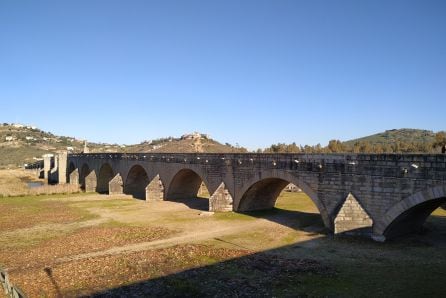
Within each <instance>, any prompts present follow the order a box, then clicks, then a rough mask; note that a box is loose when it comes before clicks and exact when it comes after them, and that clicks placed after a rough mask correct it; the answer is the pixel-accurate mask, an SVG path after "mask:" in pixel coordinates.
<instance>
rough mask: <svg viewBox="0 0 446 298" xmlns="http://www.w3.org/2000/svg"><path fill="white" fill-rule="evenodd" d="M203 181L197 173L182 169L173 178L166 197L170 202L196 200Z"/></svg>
mask: <svg viewBox="0 0 446 298" xmlns="http://www.w3.org/2000/svg"><path fill="white" fill-rule="evenodd" d="M202 181H203V180H202V179H201V177H200V176H199V175H198V174H197V173H196V172H194V171H192V170H190V169H182V170H180V171H179V172H178V173H177V174H176V175H175V176H174V177H173V179H172V181H171V183H170V185H169V189H168V191H167V195H166V197H167V199H169V200H177V199H190V198H196V197H198V191H199V190H200V186H201V184H202Z"/></svg>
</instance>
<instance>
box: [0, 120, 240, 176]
mask: <svg viewBox="0 0 446 298" xmlns="http://www.w3.org/2000/svg"><path fill="white" fill-rule="evenodd" d="M84 142H85V141H83V140H79V139H76V138H72V137H66V136H56V135H54V134H52V133H50V132H45V131H42V130H40V129H39V128H37V127H33V126H27V125H21V124H8V123H3V124H0V168H6V167H17V166H21V165H23V164H25V163H32V162H35V161H36V160H38V159H40V158H41V157H42V155H43V154H47V153H56V152H57V151H61V150H69V151H70V152H75V153H78V152H82V151H83V150H84ZM88 150H89V152H91V153H101V152H134V153H138V152H165V153H168V152H170V153H193V152H207V153H231V152H244V151H246V149H243V148H236V147H233V146H231V145H229V144H225V145H223V144H220V143H219V142H217V141H214V140H212V139H211V138H210V137H209V136H207V135H203V134H199V133H193V134H187V135H184V136H182V137H181V138H173V137H169V138H162V139H157V140H152V141H145V142H142V143H140V144H136V145H127V146H124V145H118V144H106V143H88Z"/></svg>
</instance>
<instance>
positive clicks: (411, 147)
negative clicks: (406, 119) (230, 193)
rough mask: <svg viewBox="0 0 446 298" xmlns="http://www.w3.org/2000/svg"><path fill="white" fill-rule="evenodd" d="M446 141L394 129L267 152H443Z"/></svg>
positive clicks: (434, 135)
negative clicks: (357, 137) (442, 148)
mask: <svg viewBox="0 0 446 298" xmlns="http://www.w3.org/2000/svg"><path fill="white" fill-rule="evenodd" d="M444 145H446V133H445V132H444V131H440V132H437V133H434V132H433V131H429V130H420V129H392V130H386V131H385V132H382V133H378V134H374V135H371V136H367V137H363V138H359V139H354V140H349V141H346V142H342V141H340V140H330V141H329V143H328V145H327V146H325V147H323V146H321V145H320V144H317V145H315V146H309V145H304V146H302V145H297V144H296V143H292V144H284V143H278V144H274V145H271V147H269V148H266V149H265V150H257V152H264V153H292V152H293V153H300V152H302V153H440V152H441V147H442V146H444Z"/></svg>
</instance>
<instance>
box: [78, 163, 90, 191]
mask: <svg viewBox="0 0 446 298" xmlns="http://www.w3.org/2000/svg"><path fill="white" fill-rule="evenodd" d="M90 173H91V170H90V167H89V166H88V165H87V164H83V165H82V168H81V173H80V175H79V184H80V187H81V189H82V190H84V191H85V178H86V177H87V176H88V175H89V174H90Z"/></svg>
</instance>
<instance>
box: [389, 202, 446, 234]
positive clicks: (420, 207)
mask: <svg viewBox="0 0 446 298" xmlns="http://www.w3.org/2000/svg"><path fill="white" fill-rule="evenodd" d="M445 203H446V197H441V198H438V199H433V200H428V201H425V202H422V203H420V204H417V205H415V206H413V207H411V208H409V209H408V210H406V211H404V212H403V213H401V214H400V215H398V216H397V217H396V218H395V219H394V220H393V221H392V222H391V223H390V224H389V225H388V226H387V228H386V229H385V230H384V237H385V239H386V240H388V239H395V238H398V237H401V236H406V235H409V234H413V233H418V234H419V233H422V232H423V231H424V230H425V223H426V222H427V221H429V220H430V219H431V218H433V216H431V215H432V214H433V213H434V212H437V211H436V210H438V213H441V214H442V215H443V216H445V215H446V212H445V211H444V210H443V209H442V208H439V207H441V206H442V205H444V204H445ZM433 219H434V218H433Z"/></svg>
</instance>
